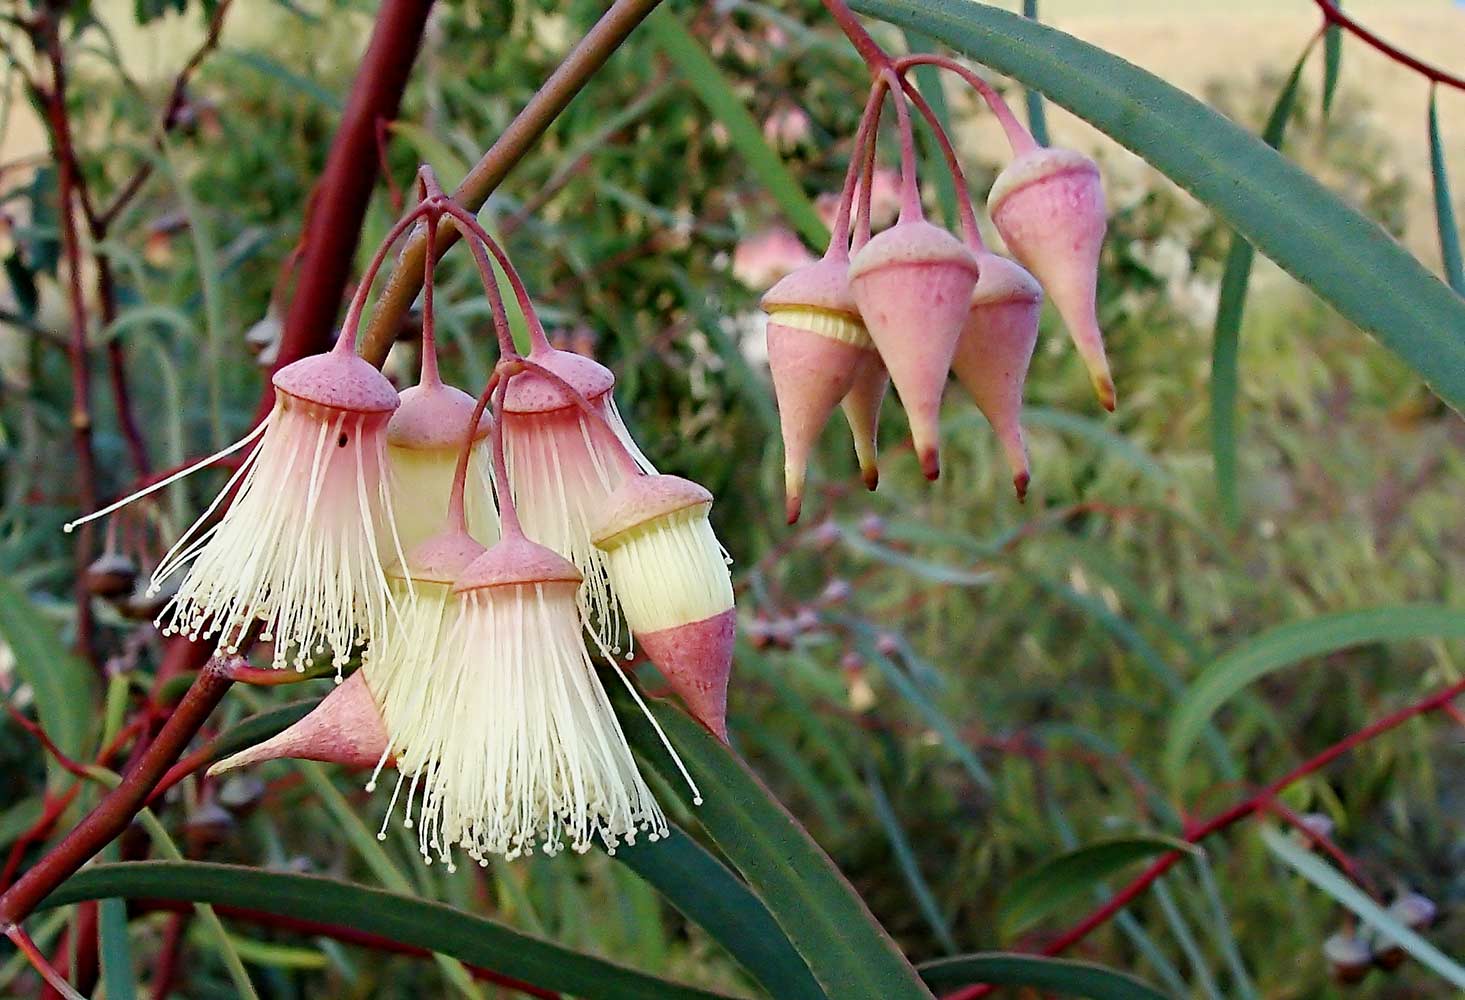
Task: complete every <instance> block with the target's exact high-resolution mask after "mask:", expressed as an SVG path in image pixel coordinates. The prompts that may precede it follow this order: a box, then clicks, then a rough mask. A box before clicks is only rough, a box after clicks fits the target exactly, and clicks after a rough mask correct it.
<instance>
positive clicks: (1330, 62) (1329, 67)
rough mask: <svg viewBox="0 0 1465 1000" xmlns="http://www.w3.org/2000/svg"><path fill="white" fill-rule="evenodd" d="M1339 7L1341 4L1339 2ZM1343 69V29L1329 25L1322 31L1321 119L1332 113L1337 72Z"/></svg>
mask: <svg viewBox="0 0 1465 1000" xmlns="http://www.w3.org/2000/svg"><path fill="white" fill-rule="evenodd" d="M1338 6H1339V7H1341V6H1342V3H1341V2H1339V3H1338ZM1342 67H1343V29H1342V28H1340V27H1339V26H1338V25H1336V24H1332V23H1329V24H1328V26H1327V27H1326V28H1324V29H1323V117H1324V118H1327V117H1328V116H1329V115H1331V114H1332V113H1333V96H1334V94H1335V93H1336V92H1337V90H1338V71H1339V70H1340V69H1342Z"/></svg>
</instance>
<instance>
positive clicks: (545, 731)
mask: <svg viewBox="0 0 1465 1000" xmlns="http://www.w3.org/2000/svg"><path fill="white" fill-rule="evenodd" d="M579 586H580V572H579V570H577V569H576V568H575V566H574V564H573V563H571V562H570V561H569V560H567V559H564V558H562V557H561V556H559V555H556V554H555V553H554V552H552V551H550V550H549V549H547V548H545V547H544V546H542V545H536V544H535V543H533V542H530V541H528V540H527V539H525V538H524V537H523V536H519V535H513V534H506V536H505V538H504V539H503V540H501V541H499V542H498V543H497V544H496V545H494V547H493V548H491V549H489V550H488V552H486V553H484V554H483V555H482V556H480V557H479V558H478V559H476V560H475V561H474V562H473V563H472V564H471V565H470V566H469V567H468V568H467V569H466V570H464V571H463V573H462V575H461V576H460V577H459V578H458V580H457V582H456V583H454V585H453V589H452V593H453V601H454V602H455V605H456V606H455V607H454V609H453V611H452V615H451V617H452V619H453V622H452V626H451V628H450V629H449V630H448V632H447V634H446V635H444V636H443V637H442V641H441V644H440V645H439V647H438V650H437V657H436V662H435V663H434V665H433V670H434V671H435V672H437V673H438V674H439V675H440V676H438V677H437V678H435V679H434V681H433V685H434V687H435V689H436V690H437V691H439V692H444V693H446V692H455V695H454V696H453V697H451V698H443V699H441V701H439V702H438V703H436V704H434V705H431V706H428V707H427V709H426V710H425V711H424V712H423V713H421V718H422V721H421V722H420V724H419V725H420V729H421V731H420V733H419V736H418V742H419V744H420V745H419V747H417V748H413V749H407V750H404V761H410V763H407V764H406V766H407V767H408V768H415V770H413V771H412V773H413V778H412V781H413V785H414V786H415V785H416V784H417V781H418V780H419V779H420V780H421V783H422V791H421V813H420V814H421V820H420V830H419V837H420V838H421V841H422V843H423V844H424V845H425V846H426V847H427V848H430V849H431V850H433V851H434V852H436V853H437V854H438V855H439V856H440V857H443V858H444V859H446V858H448V857H449V854H450V852H451V851H452V850H453V848H454V847H462V848H463V849H464V850H465V851H466V852H467V853H468V855H469V856H470V857H472V858H474V859H477V860H483V859H485V858H486V857H487V856H488V855H490V854H502V855H504V856H506V857H508V858H514V857H518V856H519V855H520V854H524V853H529V852H531V851H533V850H534V849H535V848H536V847H539V848H541V849H542V850H544V851H545V852H546V853H549V854H554V853H556V852H558V851H559V850H560V849H561V848H562V847H564V846H567V845H568V846H569V847H570V848H571V849H572V850H575V851H585V850H588V849H589V847H590V846H591V844H592V842H593V841H595V840H597V839H599V840H600V841H601V842H602V843H603V844H604V845H605V847H606V849H607V850H609V851H614V850H615V848H616V846H617V845H618V844H620V843H622V842H625V843H634V841H635V838H636V837H637V835H638V834H640V833H645V834H647V836H648V837H649V838H650V839H652V840H655V839H657V838H659V837H661V836H663V835H665V833H666V831H667V826H666V817H665V815H664V814H663V813H662V811H661V807H660V806H659V805H657V803H656V799H655V797H654V796H653V795H652V794H651V789H650V788H649V787H648V786H647V784H646V781H645V779H643V778H642V777H641V773H640V771H639V770H638V768H637V766H636V762H635V760H634V759H633V758H632V756H631V751H630V747H629V746H628V745H627V744H626V738H625V735H624V734H623V733H622V731H621V728H620V723H619V722H618V721H617V720H616V717H615V713H614V711H613V710H612V708H611V705H610V700H609V699H608V698H607V697H606V694H605V691H604V689H603V688H602V687H601V685H600V681H599V679H598V678H597V677H596V674H595V669H594V667H593V666H592V664H591V661H590V656H589V654H588V653H587V652H586V649H585V642H584V637H583V634H582V631H581V629H582V625H581V621H582V619H581V617H580V614H579V610H578V608H577V606H576V600H575V595H576V592H577V590H578V589H579ZM632 690H633V691H634V689H632ZM409 755H410V756H409Z"/></svg>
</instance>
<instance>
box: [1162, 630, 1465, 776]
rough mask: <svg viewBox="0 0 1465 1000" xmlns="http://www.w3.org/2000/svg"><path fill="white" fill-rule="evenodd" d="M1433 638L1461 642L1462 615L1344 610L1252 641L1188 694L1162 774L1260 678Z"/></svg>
mask: <svg viewBox="0 0 1465 1000" xmlns="http://www.w3.org/2000/svg"><path fill="white" fill-rule="evenodd" d="M1432 637H1440V638H1459V637H1465V610H1462V609H1459V608H1449V607H1444V606H1442V605H1437V604H1404V605H1396V606H1393V607H1384V608H1370V609H1368V610H1365V611H1344V612H1340V613H1338V614H1331V615H1322V616H1320V617H1317V618H1311V619H1308V620H1307V621H1300V622H1290V623H1288V624H1286V625H1281V626H1278V627H1277V628H1274V629H1272V630H1271V631H1268V632H1263V633H1262V634H1261V635H1258V636H1255V637H1254V638H1252V639H1250V640H1248V641H1247V642H1244V643H1242V644H1241V645H1240V646H1238V647H1236V648H1234V649H1232V650H1231V651H1229V652H1227V653H1225V654H1224V655H1222V656H1221V657H1220V658H1218V659H1216V660H1214V661H1212V662H1211V664H1210V665H1209V666H1207V667H1206V668H1205V669H1204V670H1202V671H1201V673H1200V674H1199V676H1197V677H1196V678H1195V680H1194V681H1192V682H1191V684H1190V686H1189V687H1188V688H1187V689H1186V692H1185V695H1184V696H1183V697H1182V698H1181V699H1180V702H1179V704H1177V705H1176V707H1175V712H1174V714H1173V716H1172V717H1171V721H1170V729H1169V733H1168V734H1167V737H1166V741H1165V771H1166V773H1167V774H1168V775H1170V777H1171V779H1172V780H1173V779H1174V778H1175V777H1176V776H1177V775H1178V774H1179V773H1180V769H1181V768H1182V766H1184V764H1185V757H1186V755H1187V754H1188V753H1189V752H1190V749H1191V747H1192V746H1194V745H1195V741H1196V739H1197V738H1198V737H1199V736H1200V733H1201V732H1202V731H1203V730H1204V728H1205V726H1206V724H1207V723H1208V722H1209V721H1210V720H1211V718H1212V716H1214V715H1215V714H1216V712H1217V710H1218V709H1220V707H1221V706H1222V705H1224V704H1226V702H1228V701H1230V700H1231V698H1233V697H1234V696H1235V695H1236V694H1237V693H1238V692H1240V691H1242V690H1244V689H1245V688H1246V687H1247V685H1249V684H1252V683H1254V682H1255V681H1257V680H1259V679H1261V678H1262V677H1265V676H1267V675H1268V674H1271V673H1273V672H1275V671H1277V670H1280V669H1282V668H1283V667H1289V666H1292V665H1293V664H1295V663H1300V662H1301V661H1303V660H1306V659H1309V658H1311V657H1315V656H1321V655H1323V654H1324V653H1331V652H1334V651H1336V650H1340V649H1347V648H1348V647H1350V646H1359V645H1362V644H1364V643H1373V642H1399V641H1402V640H1405V639H1425V638H1432Z"/></svg>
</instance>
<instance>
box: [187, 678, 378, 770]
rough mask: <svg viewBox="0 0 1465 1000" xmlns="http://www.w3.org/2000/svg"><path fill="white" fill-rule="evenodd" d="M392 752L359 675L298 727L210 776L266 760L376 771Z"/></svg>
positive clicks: (229, 761) (323, 701)
mask: <svg viewBox="0 0 1465 1000" xmlns="http://www.w3.org/2000/svg"><path fill="white" fill-rule="evenodd" d="M386 747H387V730H386V726H385V725H384V724H383V722H382V716H381V712H380V710H379V709H378V708H377V705H376V701H375V700H374V699H373V698H372V695H371V690H370V689H369V688H368V687H367V686H366V676H365V674H364V673H363V672H362V671H360V670H358V671H356V673H354V674H352V675H351V676H350V677H348V678H346V680H345V682H344V683H342V684H340V685H338V686H337V687H336V688H335V689H334V690H332V691H331V693H330V694H328V695H326V696H325V698H323V699H321V703H320V704H319V705H317V706H315V708H313V709H311V710H310V712H308V713H307V714H306V715H305V717H304V718H302V719H301V720H300V721H299V722H296V723H295V724H294V725H293V726H291V727H289V728H288V729H286V730H284V731H283V732H280V733H277V734H275V735H274V736H272V737H270V738H269V739H267V740H265V741H264V742H263V743H256V744H255V745H254V746H252V747H249V748H248V749H246V750H241V751H239V752H238V753H236V754H233V755H231V756H229V757H225V758H224V759H223V760H221V761H219V762H217V763H216V764H214V765H213V766H212V767H210V768H209V770H208V773H209V775H210V776H213V775H217V774H224V773H227V772H229V771H233V770H235V769H236V768H240V767H245V766H246V765H250V764H260V763H263V762H265V761H267V760H281V759H284V758H293V759H296V760H318V761H323V762H326V763H331V764H344V765H346V766H347V767H372V766H373V765H375V764H376V763H377V761H378V760H380V759H381V757H382V754H383V753H384V752H385V751H386Z"/></svg>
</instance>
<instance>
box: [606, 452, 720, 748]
mask: <svg viewBox="0 0 1465 1000" xmlns="http://www.w3.org/2000/svg"><path fill="white" fill-rule="evenodd" d="M711 507H712V494H710V493H708V492H707V491H706V490H705V489H703V488H702V487H701V486H698V485H697V484H696V483H693V482H689V481H688V480H686V479H681V478H679V477H677V476H666V475H659V476H638V477H635V478H633V479H629V480H627V481H626V482H625V483H624V484H623V485H622V486H621V488H620V489H618V490H616V492H615V494H614V495H613V496H612V497H611V498H610V501H609V502H608V503H607V505H606V511H605V514H604V517H603V518H602V519H601V521H600V524H599V526H598V527H597V528H596V531H595V544H596V545H597V546H599V547H600V548H601V549H602V550H604V551H605V552H606V553H607V555H608V556H609V569H610V582H611V586H612V588H613V589H614V590H615V592H616V596H617V597H618V598H619V599H620V603H621V607H622V608H623V609H624V610H625V614H626V621H627V622H628V623H629V624H630V626H631V632H632V634H633V635H634V636H635V638H636V641H637V642H639V643H640V644H641V649H642V650H643V651H645V653H646V655H647V657H648V658H649V659H650V660H651V662H652V663H654V664H655V665H656V667H657V669H659V670H660V671H661V672H662V674H663V675H665V677H666V679H667V681H668V683H670V684H671V686H672V689H673V690H674V691H676V693H677V694H678V695H679V696H681V699H682V702H683V704H685V705H686V706H687V709H688V710H689V711H690V712H691V713H692V715H693V716H694V717H696V718H697V719H698V720H699V721H701V723H702V724H703V725H705V726H706V727H707V728H708V729H710V730H712V732H713V733H714V734H715V735H716V736H717V737H718V738H719V739H722V740H726V739H727V682H728V676H729V673H730V672H731V669H732V652H733V629H734V624H735V617H736V616H735V614H734V612H733V590H732V578H731V577H730V576H729V574H728V569H727V560H726V558H725V556H724V555H723V550H722V546H721V545H720V544H719V543H718V541H717V536H716V535H715V534H713V531H712V525H711V524H710V523H709V521H708V519H707V514H708V511H709V510H710V509H711Z"/></svg>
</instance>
